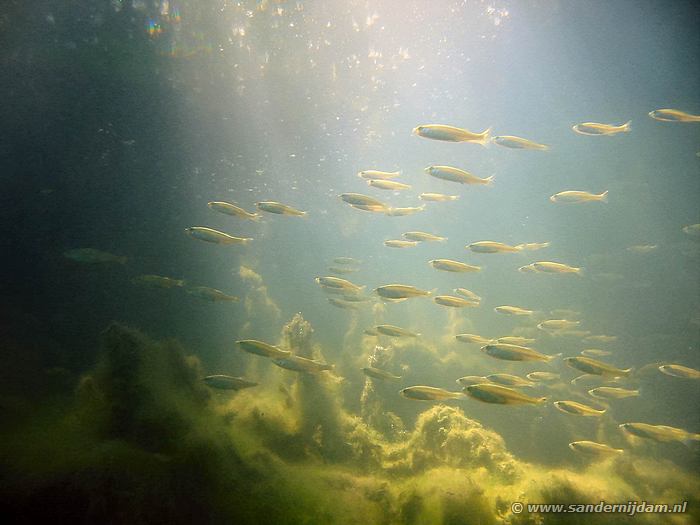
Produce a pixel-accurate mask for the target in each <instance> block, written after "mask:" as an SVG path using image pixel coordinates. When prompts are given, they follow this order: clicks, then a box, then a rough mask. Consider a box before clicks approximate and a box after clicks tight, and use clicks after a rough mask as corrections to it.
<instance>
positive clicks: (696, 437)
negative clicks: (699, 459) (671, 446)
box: [681, 434, 700, 448]
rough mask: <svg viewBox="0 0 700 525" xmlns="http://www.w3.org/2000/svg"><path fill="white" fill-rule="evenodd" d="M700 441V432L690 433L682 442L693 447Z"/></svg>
mask: <svg viewBox="0 0 700 525" xmlns="http://www.w3.org/2000/svg"><path fill="white" fill-rule="evenodd" d="M698 441H700V434H690V435H688V437H687V438H685V439H682V440H681V443H683V444H684V445H685V446H686V447H688V448H693V447H695V446H697V442H698Z"/></svg>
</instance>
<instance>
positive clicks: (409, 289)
mask: <svg viewBox="0 0 700 525" xmlns="http://www.w3.org/2000/svg"><path fill="white" fill-rule="evenodd" d="M374 292H375V293H376V294H377V295H379V296H380V297H386V298H387V299H408V298H411V297H427V296H429V295H431V294H432V292H429V291H426V290H421V289H420V288H416V287H415V286H410V285H407V284H386V285H384V286H380V287H378V288H375V289H374Z"/></svg>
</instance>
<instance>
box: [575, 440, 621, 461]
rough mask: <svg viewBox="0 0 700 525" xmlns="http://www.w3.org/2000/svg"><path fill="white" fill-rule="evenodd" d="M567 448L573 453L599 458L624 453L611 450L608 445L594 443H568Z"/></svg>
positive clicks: (619, 450)
mask: <svg viewBox="0 0 700 525" xmlns="http://www.w3.org/2000/svg"><path fill="white" fill-rule="evenodd" d="M569 448H570V449H571V450H573V451H574V452H580V453H582V454H586V455H589V456H599V457H603V456H604V457H609V456H618V455H620V454H623V453H624V452H625V451H624V450H622V449H621V448H612V447H611V446H609V445H605V444H604V443H596V442H595V441H574V442H572V443H569Z"/></svg>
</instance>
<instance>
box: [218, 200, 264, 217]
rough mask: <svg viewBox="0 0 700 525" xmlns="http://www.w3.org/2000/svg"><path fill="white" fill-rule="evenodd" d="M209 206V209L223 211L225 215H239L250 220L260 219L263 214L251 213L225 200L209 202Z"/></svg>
mask: <svg viewBox="0 0 700 525" xmlns="http://www.w3.org/2000/svg"><path fill="white" fill-rule="evenodd" d="M207 206H209V209H211V210H214V211H218V212H219V213H223V214H224V215H230V216H231V217H239V218H241V219H248V220H250V221H259V220H260V218H261V215H260V214H259V213H250V212H247V211H245V210H244V209H243V208H239V207H238V206H236V205H235V204H231V203H230V202H223V201H212V202H208V203H207Z"/></svg>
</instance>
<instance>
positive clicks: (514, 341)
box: [496, 335, 535, 346]
mask: <svg viewBox="0 0 700 525" xmlns="http://www.w3.org/2000/svg"><path fill="white" fill-rule="evenodd" d="M496 342H497V343H506V344H509V345H521V346H525V345H529V344H531V343H534V342H535V340H534V339H532V338H530V337H522V336H520V335H505V336H503V337H499V338H497V339H496Z"/></svg>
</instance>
